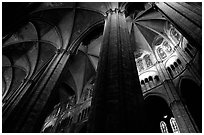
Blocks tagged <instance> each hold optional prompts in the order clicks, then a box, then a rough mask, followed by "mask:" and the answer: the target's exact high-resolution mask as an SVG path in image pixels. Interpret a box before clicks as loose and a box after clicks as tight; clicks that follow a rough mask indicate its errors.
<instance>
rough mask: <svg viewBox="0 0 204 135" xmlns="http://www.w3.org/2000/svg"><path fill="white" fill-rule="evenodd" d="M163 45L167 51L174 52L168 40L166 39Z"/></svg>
mask: <svg viewBox="0 0 204 135" xmlns="http://www.w3.org/2000/svg"><path fill="white" fill-rule="evenodd" d="M163 47H164V48H165V51H166V52H167V53H171V52H172V48H171V46H170V44H169V43H168V42H167V41H164V43H163Z"/></svg>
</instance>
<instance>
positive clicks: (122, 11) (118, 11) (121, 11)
mask: <svg viewBox="0 0 204 135" xmlns="http://www.w3.org/2000/svg"><path fill="white" fill-rule="evenodd" d="M109 13H110V14H113V13H125V10H121V9H119V8H115V9H111V8H110V9H109V10H107V11H106V16H108V14H109Z"/></svg>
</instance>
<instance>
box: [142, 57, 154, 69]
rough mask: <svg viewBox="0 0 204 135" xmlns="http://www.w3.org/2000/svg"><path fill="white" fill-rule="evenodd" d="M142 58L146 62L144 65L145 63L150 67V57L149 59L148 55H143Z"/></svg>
mask: <svg viewBox="0 0 204 135" xmlns="http://www.w3.org/2000/svg"><path fill="white" fill-rule="evenodd" d="M143 58H144V60H145V62H146V65H147V67H150V66H152V65H153V64H152V61H151V59H150V55H148V54H147V55H145V56H144V57H143Z"/></svg>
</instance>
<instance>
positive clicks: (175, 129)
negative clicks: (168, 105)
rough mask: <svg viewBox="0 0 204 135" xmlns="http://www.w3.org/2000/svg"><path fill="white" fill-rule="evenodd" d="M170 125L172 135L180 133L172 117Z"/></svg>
mask: <svg viewBox="0 0 204 135" xmlns="http://www.w3.org/2000/svg"><path fill="white" fill-rule="evenodd" d="M170 124H171V128H172V130H173V133H180V131H179V127H178V124H177V123H176V120H175V118H173V117H172V118H171V119H170Z"/></svg>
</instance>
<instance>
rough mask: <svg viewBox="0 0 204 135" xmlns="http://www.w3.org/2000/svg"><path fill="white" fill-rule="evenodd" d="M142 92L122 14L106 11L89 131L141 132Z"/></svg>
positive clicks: (117, 11) (115, 11) (119, 11)
mask: <svg viewBox="0 0 204 135" xmlns="http://www.w3.org/2000/svg"><path fill="white" fill-rule="evenodd" d="M143 114H144V113H143V95H142V91H141V87H140V82H139V77H138V73H137V69H136V65H135V61H134V55H133V51H132V48H131V42H130V35H129V33H128V29H127V24H126V20H125V14H124V12H122V11H121V10H119V9H115V10H109V11H108V12H107V18H106V20H105V29H104V35H103V41H102V48H101V52H100V59H99V64H98V69H97V77H96V86H95V90H94V96H93V101H92V109H91V114H90V118H89V132H143V121H144V120H143V119H144V117H143Z"/></svg>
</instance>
